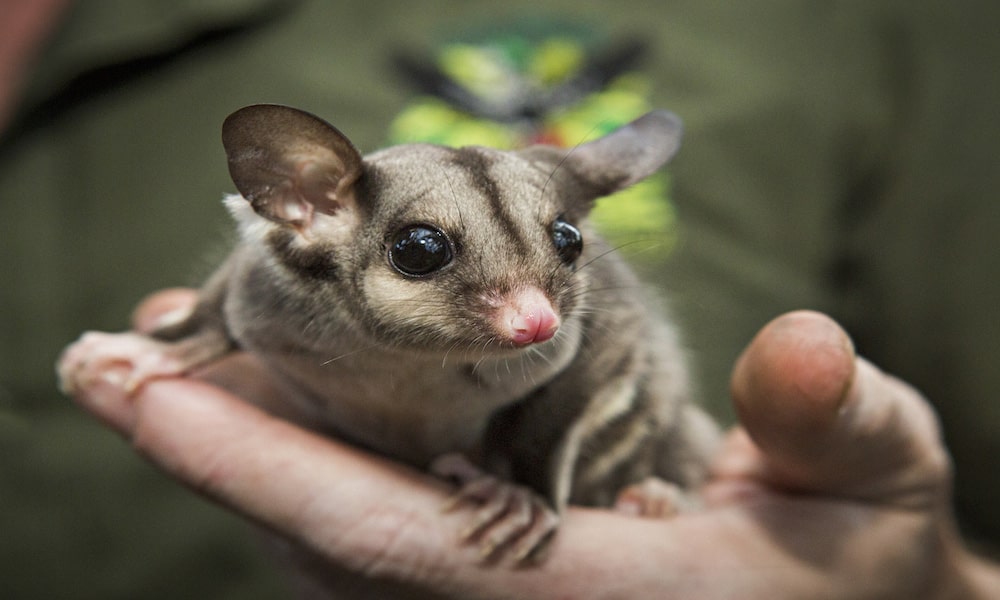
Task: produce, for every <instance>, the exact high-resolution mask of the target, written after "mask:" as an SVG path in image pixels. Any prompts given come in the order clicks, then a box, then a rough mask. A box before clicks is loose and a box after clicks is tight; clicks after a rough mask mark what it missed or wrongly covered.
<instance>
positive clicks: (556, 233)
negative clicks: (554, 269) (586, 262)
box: [552, 217, 583, 265]
mask: <svg viewBox="0 0 1000 600" xmlns="http://www.w3.org/2000/svg"><path fill="white" fill-rule="evenodd" d="M552 244H553V245H555V247H556V252H557V253H558V254H559V258H561V259H562V261H563V262H564V263H566V264H567V265H571V264H573V263H574V262H576V259H577V258H580V253H581V252H583V235H581V234H580V230H579V229H577V228H576V227H573V226H572V225H570V224H569V223H568V222H567V221H566V220H564V219H563V218H562V217H559V218H557V219H556V220H555V221H553V222H552Z"/></svg>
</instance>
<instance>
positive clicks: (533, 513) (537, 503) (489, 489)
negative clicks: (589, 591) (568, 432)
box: [431, 454, 559, 564]
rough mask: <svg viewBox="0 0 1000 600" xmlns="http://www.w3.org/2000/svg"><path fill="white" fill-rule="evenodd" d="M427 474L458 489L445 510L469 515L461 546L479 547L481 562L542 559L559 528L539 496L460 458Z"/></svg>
mask: <svg viewBox="0 0 1000 600" xmlns="http://www.w3.org/2000/svg"><path fill="white" fill-rule="evenodd" d="M431 471H432V472H433V473H434V474H436V475H438V476H440V477H443V478H445V479H448V480H450V481H453V482H455V483H456V484H457V485H458V490H457V491H456V492H455V494H454V495H453V496H452V497H451V498H449V500H448V502H447V503H446V504H445V506H444V509H445V510H446V511H455V510H459V509H460V508H462V507H467V508H468V509H469V510H470V512H471V518H470V520H469V524H468V525H467V526H466V528H465V529H464V530H463V531H462V533H461V536H460V538H461V541H462V542H463V543H476V544H478V545H479V553H480V558H481V560H482V561H484V562H490V561H499V560H500V559H502V558H503V557H504V556H510V557H512V559H513V560H514V561H515V562H516V563H518V564H524V563H530V562H537V561H541V560H542V559H543V558H544V554H545V551H546V550H547V548H548V545H549V542H550V541H551V539H552V537H553V535H554V534H555V532H556V528H557V527H558V526H559V515H558V514H557V513H556V512H555V511H554V510H553V509H552V508H551V507H550V506H549V504H548V502H546V501H545V500H544V499H543V498H541V497H540V496H539V495H538V494H536V493H535V492H534V491H532V490H530V489H529V488H527V487H524V486H521V485H517V484H515V483H511V482H509V481H504V480H502V479H499V478H498V477H495V476H494V475H491V474H489V473H486V472H485V471H483V470H482V469H480V468H479V467H478V466H476V465H474V464H473V463H472V462H471V461H469V460H468V459H467V458H466V457H465V456H463V455H461V454H445V455H443V456H441V457H439V458H438V459H437V460H435V461H434V463H433V464H432V465H431Z"/></svg>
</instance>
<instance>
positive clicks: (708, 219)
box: [0, 0, 1000, 599]
mask: <svg viewBox="0 0 1000 600" xmlns="http://www.w3.org/2000/svg"><path fill="white" fill-rule="evenodd" d="M539 11H542V12H541V13H540V14H539V16H544V17H560V16H562V17H566V18H570V19H575V20H579V21H581V22H585V23H594V24H596V25H599V26H600V27H602V28H604V30H605V31H606V32H607V33H608V34H609V35H610V36H611V38H612V39H614V38H616V37H622V36H628V35H639V36H642V37H644V38H647V39H649V40H650V41H651V42H652V43H653V46H652V49H651V53H650V56H649V57H648V59H647V61H646V62H645V64H644V67H643V71H644V72H645V73H647V74H648V75H650V76H651V77H652V80H653V82H654V88H653V90H652V92H651V93H652V95H653V97H654V99H655V101H656V104H658V105H661V106H664V107H667V108H670V109H671V110H673V111H675V112H677V113H678V114H680V115H681V116H682V117H683V118H684V120H685V123H686V131H687V133H686V140H685V143H684V146H683V147H682V150H681V153H680V155H679V156H678V158H677V160H676V162H675V163H674V164H673V165H672V166H671V176H672V182H673V187H672V192H671V199H672V201H673V202H674V203H675V206H676V210H677V213H678V215H679V217H680V230H679V236H680V237H679V239H680V242H679V244H678V245H677V247H676V249H675V250H674V251H673V253H672V254H671V255H670V256H669V257H667V256H665V257H663V261H662V266H661V267H660V268H657V269H654V270H651V272H649V273H647V274H648V275H650V276H652V277H653V278H654V279H655V282H656V283H657V284H659V285H660V286H661V287H662V288H663V289H664V290H665V291H666V293H667V295H668V296H669V298H670V299H671V304H672V306H673V312H674V314H675V315H676V316H677V318H678V319H679V321H680V323H681V326H682V328H683V330H684V333H685V339H686V340H687V344H688V346H689V347H690V349H691V353H692V356H693V358H694V360H695V362H696V364H697V365H698V373H699V375H700V377H699V379H700V381H701V388H702V394H703V396H704V398H705V401H706V402H707V403H708V404H709V405H710V406H711V407H712V408H713V410H714V412H715V413H716V414H717V415H719V416H720V418H721V419H723V420H726V421H729V420H731V411H730V409H729V408H728V403H727V402H728V401H727V398H726V389H727V378H728V371H729V368H730V366H731V364H732V361H733V359H734V358H735V356H736V355H737V353H738V352H739V350H740V349H741V348H742V347H743V345H745V343H746V342H747V341H748V340H749V339H750V337H751V336H752V335H753V333H754V332H755V331H756V330H757V329H758V328H759V327H760V326H762V325H763V324H764V323H765V322H766V321H767V320H769V319H770V318H772V317H774V316H776V315H777V314H779V313H780V312H783V311H785V310H790V309H794V308H806V307H808V308H816V309H820V310H824V311H827V312H829V313H831V314H833V315H834V316H835V317H837V318H838V319H840V320H841V322H843V323H844V324H845V325H846V326H847V327H848V328H849V330H850V331H851V332H852V334H853V335H854V336H855V340H856V343H857V345H858V347H859V349H860V351H861V352H862V353H863V354H865V355H866V356H868V357H870V358H871V359H872V360H873V361H875V362H876V363H878V364H879V365H881V366H883V367H885V368H886V369H887V370H889V371H892V372H894V373H896V374H898V375H900V376H902V377H903V378H904V379H906V380H908V381H910V382H911V383H913V384H915V385H916V386H917V387H919V388H920V389H921V390H922V391H923V392H924V393H925V394H926V395H927V396H928V397H929V398H930V399H931V400H932V401H933V402H934V403H935V405H936V406H937V407H938V410H939V412H940V414H941V416H942V420H943V423H944V429H945V434H946V439H947V443H948V445H949V447H950V448H951V450H952V452H953V454H954V457H955V462H956V466H957V474H958V475H957V493H956V501H957V503H958V507H959V509H960V514H961V516H962V519H963V523H964V524H965V526H966V527H967V528H968V530H969V531H970V532H971V533H973V534H975V535H976V536H977V538H978V539H981V540H989V539H992V540H993V542H994V543H995V542H996V541H997V540H998V539H1000V516H998V511H997V508H996V507H997V506H1000V482H998V479H997V476H996V474H995V473H996V469H995V459H994V457H995V456H998V455H1000V433H998V430H1000V403H998V402H997V401H996V394H997V390H1000V369H998V368H997V367H996V363H997V361H998V360H1000V282H998V281H997V277H996V272H997V269H998V266H997V265H1000V250H998V244H997V241H996V240H997V237H998V236H1000V203H998V202H997V201H996V195H997V193H996V190H997V189H1000V175H998V173H1000V169H998V166H997V163H998V159H1000V151H998V150H1000V120H998V118H997V117H996V116H995V112H996V107H997V106H1000V74H998V70H997V68H996V67H997V65H1000V36H997V35H996V33H995V24H996V23H997V22H998V17H1000V5H996V4H994V3H989V2H975V1H973V0H969V1H964V2H951V3H944V2H927V3H919V6H918V5H917V4H916V3H912V2H903V1H898V2H890V1H877V0H864V1H862V0H842V1H839V2H810V1H807V0H799V1H793V0H773V1H770V2H757V3H749V2H739V3H737V2H721V1H716V0H668V1H649V2H640V1H626V0H623V1H621V2H615V3H613V4H612V3H587V2H579V1H575V2H571V1H568V0H566V1H564V0H558V1H555V2H549V3H546V4H545V6H544V9H540V8H539V4H538V3H537V2H521V1H512V2H505V3H503V8H498V7H497V6H496V5H495V3H485V2H483V3H477V2H457V1H456V2H441V1H434V2H421V3H416V2H413V3H397V2H390V1H388V0H365V1H363V2H361V1H342V2H325V1H315V2H305V1H302V2H294V1H278V0H271V1H267V0H256V1H255V0H207V1H206V0H186V1H175V2H169V3H163V2H152V1H148V2H147V1H138V0H136V1H132V0H117V1H114V0H86V1H80V2H77V3H75V4H74V5H73V6H72V8H71V9H70V10H69V12H68V14H67V15H66V18H65V19H64V21H63V22H62V23H61V25H60V26H59V27H58V28H57V30H56V33H55V34H54V36H53V37H52V39H51V41H50V44H49V45H48V47H47V48H46V50H45V52H44V53H43V54H42V55H41V57H40V58H39V60H38V62H37V64H36V65H35V68H34V70H33V71H32V77H31V81H30V82H29V86H28V88H27V90H26V91H25V93H24V95H23V98H22V99H21V102H20V105H19V106H20V110H19V112H18V113H17V115H16V116H15V119H14V120H13V122H12V123H11V124H10V126H9V127H8V129H7V130H6V131H4V132H0V261H2V262H0V264H2V271H0V277H2V278H0V597H4V598H160V597H162V598H175V597H194V598H241V599H244V598H276V597H284V587H283V585H284V584H283V581H282V579H281V578H280V576H279V575H278V574H277V573H276V571H275V569H274V568H273V567H272V566H271V565H270V563H268V562H267V560H266V559H265V557H264V556H263V554H262V553H261V552H260V544H259V540H258V538H257V535H256V534H255V533H254V532H253V531H252V528H251V527H249V526H247V525H246V524H245V523H243V522H242V521H240V520H239V519H238V518H236V517H234V516H232V515H229V514H227V513H225V512H224V511H222V510H220V509H218V508H216V507H214V506H212V505H211V504H209V503H207V502H205V501H203V500H201V499H200V498H198V497H196V496H194V495H193V494H191V493H190V492H189V491H187V490H185V489H183V488H182V487H180V486H179V485H177V484H175V483H173V482H171V481H169V480H167V479H166V478H165V477H163V476H162V475H160V474H159V473H157V472H156V471H155V469H153V468H152V467H150V466H148V465H146V464H145V463H144V462H143V461H142V460H141V459H139V458H137V457H136V456H135V455H134V454H133V453H132V451H131V450H130V449H129V447H128V445H127V444H126V443H124V442H122V441H121V440H120V439H118V438H117V437H116V436H115V435H113V434H112V433H110V432H108V431H107V430H105V429H103V428H102V427H101V426H100V425H99V424H97V423H96V422H94V421H93V420H92V419H90V418H89V417H88V416H86V415H85V414H83V413H82V412H81V411H80V410H78V409H77V408H76V407H75V406H73V405H72V403H71V402H69V401H68V400H67V399H66V398H64V397H63V396H62V395H60V394H59V393H58V391H57V390H56V389H55V377H54V374H53V363H54V361H55V359H56V357H57V355H58V352H59V350H60V349H61V348H62V347H63V346H64V345H65V344H67V343H68V342H70V341H71V340H73V339H74V338H75V337H77V336H78V335H79V333H80V332H81V331H83V330H84V329H103V330H118V329H123V328H125V327H127V324H128V321H127V317H128V314H129V311H130V310H131V308H132V307H133V306H134V304H135V303H136V302H137V301H138V300H139V299H140V298H142V297H143V296H144V295H145V294H147V293H148V292H150V291H152V290H155V289H158V288H162V287H167V286H174V285H197V284H198V282H199V281H200V279H201V277H202V276H204V275H205V274H207V273H208V272H209V271H210V269H211V267H212V266H213V265H214V263H215V261H216V260H218V258H220V257H221V256H222V255H223V254H224V253H225V252H226V249H227V248H228V244H229V240H230V239H231V237H230V236H231V233H230V232H231V227H230V223H229V220H228V218H227V216H226V215H225V213H224V211H223V209H222V205H221V202H220V198H221V196H222V194H223V193H225V192H230V191H232V189H233V187H232V185H231V183H230V182H229V179H228V174H227V171H226V165H225V157H224V154H223V151H222V146H221V142H220V140H219V130H220V126H221V123H222V120H223V119H224V118H225V116H226V115H227V114H229V113H230V112H232V111H233V110H235V109H236V108H238V107H240V106H243V105H245V104H250V103H254V102H280V103H285V104H291V105H294V106H297V107H300V108H304V109H306V110H310V111H312V112H315V113H316V114H319V115H321V116H323V117H324V118H326V119H328V120H330V121H331V122H333V123H334V124H335V125H337V126H338V127H339V128H340V129H342V130H343V131H344V132H345V133H346V134H347V135H348V136H349V137H350V138H351V139H352V140H353V141H354V142H355V143H356V144H357V145H358V146H359V147H360V148H361V149H362V150H363V151H370V150H374V149H376V148H377V147H379V146H380V145H381V144H382V143H383V140H384V139H385V137H386V133H387V128H388V126H389V123H390V122H391V120H392V117H393V116H394V115H395V114H397V113H398V112H399V110H401V109H402V108H403V106H404V105H405V104H406V102H407V101H408V100H410V99H411V95H410V92H409V91H408V90H406V89H405V88H404V87H402V86H401V85H399V83H398V82H397V81H396V80H395V79H394V78H393V77H392V75H391V70H390V69H389V67H388V57H389V55H390V54H391V52H392V51H393V50H395V49H398V48H412V49H416V50H419V51H430V49H431V48H433V46H434V44H435V42H436V41H437V40H439V39H440V38H441V36H444V35H447V33H448V32H451V31H456V30H461V28H463V27H480V26H482V25H483V24H484V23H490V22H491V21H496V20H500V19H503V18H506V17H519V18H520V17H524V16H525V15H534V14H538V13H539Z"/></svg>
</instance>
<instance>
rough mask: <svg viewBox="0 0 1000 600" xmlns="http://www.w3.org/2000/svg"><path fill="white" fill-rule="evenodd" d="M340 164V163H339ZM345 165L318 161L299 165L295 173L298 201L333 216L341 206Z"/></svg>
mask: <svg viewBox="0 0 1000 600" xmlns="http://www.w3.org/2000/svg"><path fill="white" fill-rule="evenodd" d="M338 162H339V161H338ZM342 173H343V165H342V164H337V165H331V164H329V163H324V162H321V161H317V160H304V161H302V162H300V163H299V164H298V167H297V169H296V173H295V188H294V189H295V192H296V194H297V195H299V196H300V198H297V199H296V200H297V201H298V202H303V203H307V204H310V205H312V208H314V209H316V210H317V211H319V212H322V213H326V214H333V213H334V212H336V211H337V209H338V208H340V206H341V202H342V198H339V197H338V195H339V193H340V192H341V190H342V189H343V181H342V177H341V176H338V175H341V174H342Z"/></svg>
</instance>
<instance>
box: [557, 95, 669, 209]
mask: <svg viewBox="0 0 1000 600" xmlns="http://www.w3.org/2000/svg"><path fill="white" fill-rule="evenodd" d="M683 130H684V127H683V124H682V122H681V119H680V117H678V116H677V115H675V114H673V113H671V112H667V111H665V110H659V111H653V112H649V113H646V114H645V115H643V116H641V117H639V118H638V119H636V120H635V121H632V122H631V123H629V124H627V125H623V126H622V127H619V128H618V129H616V130H614V131H612V132H611V133H609V134H607V135H605V136H604V137H601V138H598V139H596V140H594V141H592V142H587V143H585V144H581V145H580V146H578V147H576V148H575V149H573V150H572V151H571V152H570V153H569V155H568V156H567V157H566V160H565V164H566V166H567V167H569V168H570V169H571V170H572V171H573V172H574V173H576V174H577V176H578V177H579V178H581V179H582V180H583V181H584V183H586V184H587V185H588V186H591V187H592V188H593V189H594V191H595V192H596V195H597V196H604V195H607V194H611V193H613V192H617V191H619V190H622V189H624V188H626V187H628V186H630V185H632V184H633V183H636V182H638V181H641V180H643V179H645V178H646V177H649V176H650V175H652V174H653V173H655V172H656V170H657V169H659V168H660V167H662V166H663V165H664V164H666V163H667V161H669V160H670V159H671V158H672V157H673V156H674V154H676V153H677V149H678V148H680V145H681V136H682V134H683Z"/></svg>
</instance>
